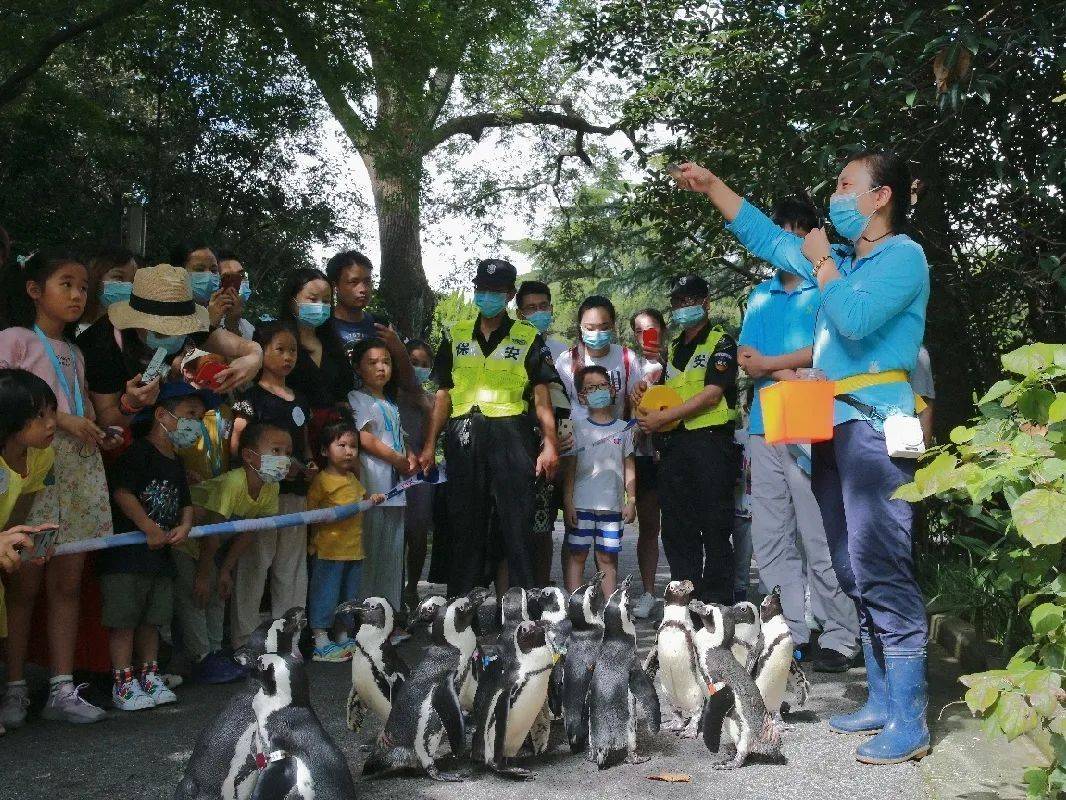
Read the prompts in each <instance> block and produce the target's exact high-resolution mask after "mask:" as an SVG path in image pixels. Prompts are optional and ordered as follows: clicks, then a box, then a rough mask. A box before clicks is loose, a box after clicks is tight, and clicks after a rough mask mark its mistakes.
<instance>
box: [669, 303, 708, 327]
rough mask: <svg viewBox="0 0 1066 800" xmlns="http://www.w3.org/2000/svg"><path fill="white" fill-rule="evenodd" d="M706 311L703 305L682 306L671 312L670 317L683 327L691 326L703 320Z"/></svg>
mask: <svg viewBox="0 0 1066 800" xmlns="http://www.w3.org/2000/svg"><path fill="white" fill-rule="evenodd" d="M705 316H706V313H705V312H704V310H703V306H681V308H675V309H674V310H673V311H671V312H670V319H672V320H673V321H674V322H676V323H677V324H678V325H680V326H681V327H682V328H691V327H693V326H695V325H699V324H700V323H701V322H703V319H704V317H705Z"/></svg>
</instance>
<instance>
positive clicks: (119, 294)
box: [100, 281, 133, 308]
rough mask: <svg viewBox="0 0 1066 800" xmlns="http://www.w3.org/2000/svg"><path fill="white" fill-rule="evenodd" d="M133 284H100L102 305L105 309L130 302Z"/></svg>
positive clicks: (127, 282) (123, 282)
mask: <svg viewBox="0 0 1066 800" xmlns="http://www.w3.org/2000/svg"><path fill="white" fill-rule="evenodd" d="M131 294H133V284H132V283H130V282H129V281H104V282H103V283H102V284H100V304H101V305H103V307H104V308H107V307H108V306H111V305H113V304H115V303H123V302H129V299H130V295H131Z"/></svg>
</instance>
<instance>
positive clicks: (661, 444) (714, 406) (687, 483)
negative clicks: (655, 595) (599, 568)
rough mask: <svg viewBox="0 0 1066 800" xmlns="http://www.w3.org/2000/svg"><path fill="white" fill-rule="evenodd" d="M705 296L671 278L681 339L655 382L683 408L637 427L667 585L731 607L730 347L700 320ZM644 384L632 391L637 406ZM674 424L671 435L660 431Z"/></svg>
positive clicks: (643, 419)
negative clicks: (681, 583)
mask: <svg viewBox="0 0 1066 800" xmlns="http://www.w3.org/2000/svg"><path fill="white" fill-rule="evenodd" d="M708 294H709V289H708V286H707V282H706V281H705V280H703V278H700V277H699V276H697V275H685V276H682V277H680V278H677V279H676V280H675V281H674V283H673V286H672V287H671V290H670V306H671V308H672V312H671V317H672V319H673V322H675V323H676V324H677V325H678V326H679V327H680V328H681V333H680V334H679V335H678V337H677V338H676V339H674V341H673V342H672V343H671V345H670V352H669V358H668V359H667V365H666V371H665V374H664V375H663V376H662V377H661V378H660V380H665V382H666V385H667V386H670V387H672V388H673V389H676V390H677V393H678V394H679V395H680V396H681V399H682V401H683V402H682V403H681V404H680V405H678V406H675V407H673V408H666V409H663V410H661V411H659V410H649V411H647V412H646V413H645V412H644V411H643V410H642V411H641V412H640V413H639V414H638V424H639V425H640V427H641V428H642V429H643V430H644V431H646V432H648V433H653V434H655V446H656V449H657V450H658V451H659V457H660V461H659V503H660V506H661V507H662V515H663V527H662V537H663V549H664V550H665V551H666V559H667V561H669V562H670V577H671V578H672V579H673V580H690V581H692V583H693V585H694V586H695V587H696V595H697V596H698V597H699V598H700V599H701V600H703V601H705V602H714V603H724V604H731V603H732V602H733V546H732V544H731V543H730V537H731V535H732V532H733V493H734V490H735V488H736V482H737V477H738V474H739V469H740V458H739V454H738V452H737V447H736V445H735V444H734V442H733V427H734V422H733V420H734V418H735V416H736V403H737V388H736V380H737V344H736V341H735V340H734V339H733V337H731V336H729V335H727V334H725V333H723V332H722V331H721V330H720V329H718V328H712V327H711V325H710V323H709V322H708V320H707V305H708ZM646 388H647V387H646V385H644V384H641V386H640V387H638V390H637V392H636V393H635V394H636V396H635V397H634V400H635V401H636V402H637V403H639V400H640V396H641V395H642V393H643V390H644V389H646ZM675 422H677V423H679V424H678V426H677V427H676V428H675V429H673V430H669V431H668V430H667V428H669V427H670V426H672V425H673V424H674V423H675Z"/></svg>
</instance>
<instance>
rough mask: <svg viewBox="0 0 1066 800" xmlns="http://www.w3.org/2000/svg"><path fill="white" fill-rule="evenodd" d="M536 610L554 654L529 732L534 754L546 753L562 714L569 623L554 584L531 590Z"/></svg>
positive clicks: (563, 596) (563, 598) (562, 598)
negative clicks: (544, 692) (545, 693)
mask: <svg viewBox="0 0 1066 800" xmlns="http://www.w3.org/2000/svg"><path fill="white" fill-rule="evenodd" d="M534 594H535V599H536V601H537V606H538V607H539V611H540V620H539V621H540V622H541V623H542V624H543V625H544V629H545V632H546V635H547V637H548V645H549V646H550V647H551V649H552V652H553V653H554V661H555V665H554V666H553V667H552V670H551V677H550V679H549V682H548V699H547V700H545V701H544V708H542V709H541V712H540V713H539V714H538V715H537V718H536V720H534V722H533V728H532V729H531V730H530V732H529V738H530V745H531V747H532V750H533V753H534V755H540V754H542V753H545V752H547V750H548V744H549V740H550V739H551V725H552V723H553V722H554V721H555V720H557V719H562V715H563V678H564V670H565V666H564V664H563V659H564V658H565V657H566V646H567V642H568V641H569V639H570V632H571V630H572V628H573V626H572V625H571V623H570V619H569V617H568V616H567V597H566V594H565V593H564V592H563V590H562V589H560V588H559V587H558V586H546V587H544V588H543V589H541V590H540V591H539V592H536V593H534Z"/></svg>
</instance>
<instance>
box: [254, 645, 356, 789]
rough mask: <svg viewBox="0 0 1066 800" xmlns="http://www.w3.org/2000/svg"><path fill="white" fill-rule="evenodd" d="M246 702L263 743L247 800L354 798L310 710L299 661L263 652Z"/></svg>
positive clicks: (344, 765) (340, 758)
mask: <svg viewBox="0 0 1066 800" xmlns="http://www.w3.org/2000/svg"><path fill="white" fill-rule="evenodd" d="M257 669H258V673H259V682H260V684H261V685H260V688H259V691H258V692H256V694H255V697H253V698H252V711H253V712H254V713H255V719H256V725H257V727H258V731H259V737H260V740H261V742H262V745H263V750H262V755H261V758H260V759H259V764H260V767H261V771H260V773H259V779H258V781H256V785H255V791H254V792H253V794H252V800H355V783H354V782H353V781H352V774H351V772H350V771H349V769H348V762H347V760H346V759H345V758H344V754H343V753H342V752H341V751H340V748H338V747H337V745H336V744H335V743H334V741H333V739H331V738H330V736H329V734H328V733H326V730H325V728H323V727H322V723H321V722H319V720H318V717H317V716H316V715H315V712H314V711H313V710H312V708H311V692H310V688H309V687H308V683H307V671H306V669H305V667H304V662H303V659H299V658H295V657H293V655H292V654H291V653H284V654H282V653H277V654H269V653H268V654H265V655H261V656H259V659H258V662H257Z"/></svg>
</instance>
